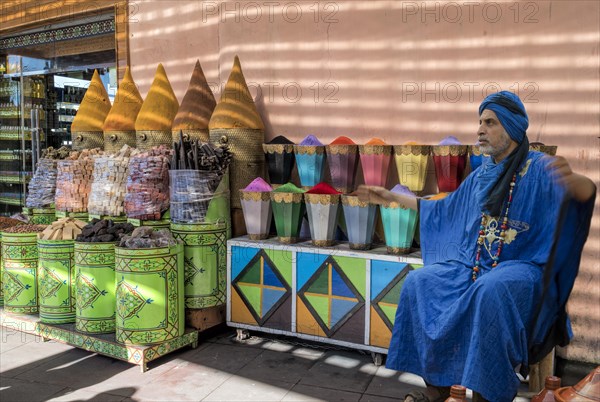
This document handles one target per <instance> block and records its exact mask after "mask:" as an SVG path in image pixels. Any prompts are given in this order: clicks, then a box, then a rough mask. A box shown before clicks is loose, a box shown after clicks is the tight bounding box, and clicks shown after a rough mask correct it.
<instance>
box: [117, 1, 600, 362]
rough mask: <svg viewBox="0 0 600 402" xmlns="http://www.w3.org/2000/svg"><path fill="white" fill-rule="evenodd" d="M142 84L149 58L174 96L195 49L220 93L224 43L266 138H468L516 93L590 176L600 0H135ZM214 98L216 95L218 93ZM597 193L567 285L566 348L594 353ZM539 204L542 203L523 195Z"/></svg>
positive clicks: (134, 48)
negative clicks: (493, 99) (487, 106)
mask: <svg viewBox="0 0 600 402" xmlns="http://www.w3.org/2000/svg"><path fill="white" fill-rule="evenodd" d="M130 7H131V16H130V23H129V29H130V54H131V65H132V68H133V70H132V71H133V75H134V78H135V80H136V82H137V83H138V85H139V87H140V90H141V93H142V95H145V94H146V92H147V91H148V88H149V86H150V84H151V82H152V77H153V74H154V70H155V68H156V65H157V63H159V62H161V63H163V65H164V66H165V68H166V71H167V73H168V75H169V78H170V80H171V83H172V85H173V88H174V90H175V92H176V94H177V96H178V97H179V99H180V100H181V99H182V97H183V94H184V92H185V90H186V87H187V82H188V80H189V77H190V75H191V72H192V68H193V65H194V63H195V61H196V59H199V60H200V62H201V63H202V66H203V68H204V72H205V74H206V76H207V78H208V80H209V81H210V82H211V84H212V85H214V88H215V92H217V93H218V92H219V88H220V86H221V85H223V84H224V83H225V81H226V80H227V77H228V74H229V71H230V69H231V64H232V61H233V57H234V55H236V54H237V55H239V56H240V59H241V62H242V67H243V69H244V73H245V76H246V80H247V81H248V83H249V85H250V87H251V90H252V92H253V94H254V95H255V98H256V103H257V105H258V108H259V111H260V113H261V115H262V117H263V120H264V121H265V124H266V126H267V137H268V138H272V137H273V136H275V135H286V136H288V137H289V138H291V139H292V140H301V139H302V138H303V137H304V136H306V135H307V134H311V133H312V134H315V135H317V136H318V137H319V138H320V139H321V140H322V141H323V142H329V141H331V140H332V139H334V138H335V137H336V136H338V135H346V136H349V137H352V138H353V139H355V140H356V141H357V142H365V141H366V140H368V139H369V138H371V137H373V136H377V137H380V138H383V139H384V140H385V141H387V142H388V143H393V144H399V143H403V142H405V141H408V140H416V141H419V142H423V143H431V144H433V143H437V142H438V141H439V140H441V139H442V138H443V137H445V136H447V135H450V134H451V135H454V136H456V137H458V138H459V139H460V140H461V141H463V142H464V143H466V144H471V143H473V142H475V132H476V129H477V125H478V116H477V106H478V105H479V102H480V101H481V100H482V99H483V97H484V96H485V95H486V93H489V92H492V91H495V90H497V89H506V90H512V91H516V92H518V93H519V94H520V95H521V97H522V99H523V100H524V101H525V105H526V108H527V110H528V112H529V117H530V122H531V123H530V128H529V130H528V135H529V138H530V141H542V142H544V143H546V144H554V145H558V146H559V153H560V154H562V155H564V156H565V157H567V158H568V160H569V161H570V162H571V164H572V166H573V168H574V169H575V170H576V171H579V172H582V173H584V174H586V175H588V176H589V177H591V178H592V179H593V180H594V181H595V182H596V183H598V182H599V180H600V147H599V133H600V125H599V121H600V106H599V105H600V87H599V80H600V76H599V71H600V54H599V43H600V33H599V28H598V27H599V24H600V17H599V15H600V3H598V2H593V1H528V2H513V1H511V2H489V1H486V2H482V1H470V2H445V1H435V2H422V1H340V0H337V1H328V2H326V1H320V2H317V1H283V0H280V1H260V0H259V1H251V2H247V1H228V2H222V1H163V0H161V1H158V0H155V1H151V0H146V1H139V0H138V1H132V2H130ZM216 96H217V99H218V94H216ZM599 205H600V201H598V202H597V204H596V214H595V215H596V216H595V219H594V221H593V223H592V233H591V235H590V238H589V240H588V243H587V245H586V248H585V252H584V257H583V261H582V264H581V273H580V276H579V278H578V281H577V283H576V288H575V291H574V293H573V295H572V296H571V302H570V306H569V309H570V312H571V313H572V316H573V324H574V330H575V334H576V338H575V341H574V342H573V344H572V345H571V346H570V347H569V348H568V349H567V350H563V351H561V353H562V355H563V356H566V357H568V358H572V359H576V360H583V361H591V362H596V363H598V362H600V347H599V339H600V337H599V335H598V333H599V332H600V331H599V329H600V328H599V322H600V217H599V212H600V211H599V209H600V208H599ZM532 207H540V206H532Z"/></svg>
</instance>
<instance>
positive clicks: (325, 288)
mask: <svg viewBox="0 0 600 402" xmlns="http://www.w3.org/2000/svg"><path fill="white" fill-rule="evenodd" d="M318 275H319V276H318V277H317V279H315V281H314V282H313V283H312V284H311V285H310V287H309V288H308V292H310V293H318V294H321V295H328V294H329V269H324V270H323V271H321V273H319V274H318Z"/></svg>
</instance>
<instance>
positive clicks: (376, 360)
mask: <svg viewBox="0 0 600 402" xmlns="http://www.w3.org/2000/svg"><path fill="white" fill-rule="evenodd" d="M371 358H372V359H373V364H374V365H376V366H377V367H379V366H381V365H382V364H383V355H382V354H381V353H375V352H371Z"/></svg>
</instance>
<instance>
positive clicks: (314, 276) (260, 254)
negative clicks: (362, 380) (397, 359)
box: [227, 237, 423, 353]
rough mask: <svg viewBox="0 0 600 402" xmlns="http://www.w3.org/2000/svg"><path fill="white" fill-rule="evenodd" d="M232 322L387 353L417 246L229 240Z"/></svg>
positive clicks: (415, 266)
mask: <svg viewBox="0 0 600 402" xmlns="http://www.w3.org/2000/svg"><path fill="white" fill-rule="evenodd" d="M227 248H228V250H227V251H228V254H227V258H228V260H227V281H228V282H227V324H228V325H229V326H231V327H235V328H238V329H247V330H256V331H262V332H268V333H275V334H284V335H289V336H295V337H298V338H304V339H310V340H313V341H319V342H325V343H331V344H336V345H340V346H345V347H351V348H355V349H362V350H368V351H371V352H376V353H387V348H388V345H389V341H390V337H391V330H392V327H393V325H394V316H395V313H396V307H397V304H398V299H399V296H400V290H401V288H402V284H403V283H404V278H405V277H406V275H407V274H408V272H410V271H411V270H413V269H418V268H420V267H421V266H422V264H423V263H422V260H421V255H420V252H415V253H412V254H408V255H404V256H395V255H389V254H387V253H386V248H385V247H379V248H375V249H373V250H369V251H356V250H350V248H349V247H348V245H347V244H344V243H342V244H339V245H337V246H334V247H327V248H319V247H314V246H312V245H311V243H310V242H309V241H308V242H303V243H297V244H293V245H284V244H281V243H279V242H278V241H277V239H275V238H274V239H269V240H263V241H251V240H249V239H248V238H247V237H240V238H236V239H233V240H229V241H228V242H227Z"/></svg>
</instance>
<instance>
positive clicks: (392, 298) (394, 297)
mask: <svg viewBox="0 0 600 402" xmlns="http://www.w3.org/2000/svg"><path fill="white" fill-rule="evenodd" d="M405 279H406V276H405V277H404V278H402V279H400V281H399V282H398V283H397V284H396V285H394V287H393V288H392V289H391V290H390V291H389V292H388V293H387V294H386V295H385V296H384V297H383V298H382V299H381V301H382V302H384V303H390V304H398V300H400V291H401V290H402V285H404V280H405Z"/></svg>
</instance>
